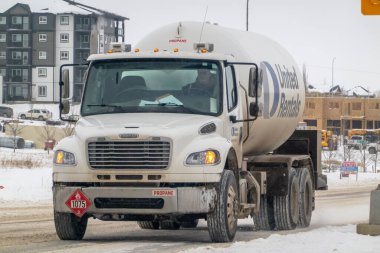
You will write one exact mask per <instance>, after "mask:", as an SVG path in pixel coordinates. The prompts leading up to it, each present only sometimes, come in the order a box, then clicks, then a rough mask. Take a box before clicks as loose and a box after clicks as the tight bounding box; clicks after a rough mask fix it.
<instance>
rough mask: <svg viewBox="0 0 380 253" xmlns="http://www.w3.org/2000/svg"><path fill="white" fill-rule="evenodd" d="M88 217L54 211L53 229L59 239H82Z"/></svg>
mask: <svg viewBox="0 0 380 253" xmlns="http://www.w3.org/2000/svg"><path fill="white" fill-rule="evenodd" d="M87 221H88V217H87V216H83V217H81V218H79V217H77V216H75V215H74V214H72V213H58V212H54V224H55V231H56V232H57V235H58V237H59V239H61V240H82V239H83V236H84V234H85V233H86V228H87Z"/></svg>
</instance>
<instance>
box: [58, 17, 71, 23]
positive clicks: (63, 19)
mask: <svg viewBox="0 0 380 253" xmlns="http://www.w3.org/2000/svg"><path fill="white" fill-rule="evenodd" d="M60 21H61V25H68V24H69V16H61V17H60Z"/></svg>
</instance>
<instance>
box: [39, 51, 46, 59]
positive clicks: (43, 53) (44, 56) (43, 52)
mask: <svg viewBox="0 0 380 253" xmlns="http://www.w3.org/2000/svg"><path fill="white" fill-rule="evenodd" d="M38 59H40V60H46V51H39V52H38Z"/></svg>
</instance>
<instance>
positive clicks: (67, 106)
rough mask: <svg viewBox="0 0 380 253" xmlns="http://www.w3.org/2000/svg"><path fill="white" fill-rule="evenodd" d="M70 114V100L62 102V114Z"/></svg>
mask: <svg viewBox="0 0 380 253" xmlns="http://www.w3.org/2000/svg"><path fill="white" fill-rule="evenodd" d="M69 112H70V102H69V100H62V104H61V113H62V114H69Z"/></svg>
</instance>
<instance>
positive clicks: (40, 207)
mask: <svg viewBox="0 0 380 253" xmlns="http://www.w3.org/2000/svg"><path fill="white" fill-rule="evenodd" d="M375 186H376V185H375V184H371V185H368V186H362V187H357V188H354V189H347V188H340V189H334V190H329V191H321V192H317V197H316V210H315V211H314V213H313V218H312V223H311V226H310V228H307V229H296V230H293V231H275V232H268V231H254V230H253V222H252V219H245V220H241V221H239V230H238V232H237V234H236V239H235V241H250V240H252V239H256V238H266V237H268V236H270V235H271V234H273V233H278V234H289V233H298V232H302V231H307V230H310V229H313V228H319V227H323V226H327V225H344V224H356V223H360V222H368V213H369V196H370V191H371V190H373V189H375V188H376V187H375ZM52 217H53V210H52V205H51V204H50V203H45V204H43V203H39V204H34V205H30V204H29V205H27V206H26V207H25V206H23V205H20V204H18V206H17V207H12V205H10V204H9V203H7V205H6V206H5V207H4V206H3V207H0V252H7V253H10V252H74V253H75V252H81V253H86V252H91V253H94V252H117V253H124V252H165V253H169V252H178V251H181V250H186V249H189V248H194V247H204V246H213V247H228V246H229V245H230V244H229V243H224V244H213V243H211V242H210V239H209V235H208V231H207V227H206V223H205V222H204V221H202V222H200V225H199V226H198V227H197V228H196V229H181V230H176V231H170V230H141V229H140V228H139V227H138V225H137V224H136V222H125V221H121V222H111V221H109V222H105V221H99V220H92V219H91V220H89V226H88V228H87V232H86V235H85V237H84V239H83V240H82V241H60V240H59V239H58V237H57V236H56V234H55V229H54V222H53V218H52Z"/></svg>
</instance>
